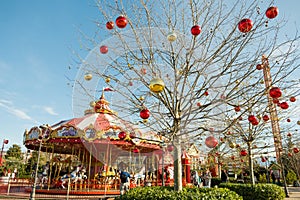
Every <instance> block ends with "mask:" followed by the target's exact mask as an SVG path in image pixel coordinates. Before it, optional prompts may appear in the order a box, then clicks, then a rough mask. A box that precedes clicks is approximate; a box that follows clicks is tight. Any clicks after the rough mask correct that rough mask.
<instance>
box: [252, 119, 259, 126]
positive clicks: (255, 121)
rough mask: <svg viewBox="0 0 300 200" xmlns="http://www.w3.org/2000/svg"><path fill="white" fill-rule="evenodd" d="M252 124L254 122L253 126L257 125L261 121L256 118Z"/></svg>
mask: <svg viewBox="0 0 300 200" xmlns="http://www.w3.org/2000/svg"><path fill="white" fill-rule="evenodd" d="M251 124H252V125H253V126H256V125H258V124H259V121H258V120H257V119H256V120H254V121H252V122H251Z"/></svg>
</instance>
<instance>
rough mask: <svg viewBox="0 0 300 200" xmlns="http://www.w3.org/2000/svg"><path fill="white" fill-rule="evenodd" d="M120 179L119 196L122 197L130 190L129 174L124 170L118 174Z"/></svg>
mask: <svg viewBox="0 0 300 200" xmlns="http://www.w3.org/2000/svg"><path fill="white" fill-rule="evenodd" d="M120 179H121V183H120V194H121V195H123V194H125V192H127V191H128V190H129V188H130V174H129V173H128V172H127V171H126V170H123V171H121V173H120Z"/></svg>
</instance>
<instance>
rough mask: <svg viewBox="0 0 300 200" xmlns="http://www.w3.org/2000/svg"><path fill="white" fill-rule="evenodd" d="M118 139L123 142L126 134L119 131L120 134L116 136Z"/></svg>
mask: <svg viewBox="0 0 300 200" xmlns="http://www.w3.org/2000/svg"><path fill="white" fill-rule="evenodd" d="M118 137H119V138H120V140H124V139H125V137H126V132H124V131H121V132H120V133H119V134H118Z"/></svg>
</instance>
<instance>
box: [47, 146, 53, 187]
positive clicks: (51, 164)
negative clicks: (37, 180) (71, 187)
mask: <svg viewBox="0 0 300 200" xmlns="http://www.w3.org/2000/svg"><path fill="white" fill-rule="evenodd" d="M53 154H54V146H52V153H51V159H50V163H49V167H50V169H49V170H50V172H49V180H48V190H49V189H50V184H51V176H52V167H53Z"/></svg>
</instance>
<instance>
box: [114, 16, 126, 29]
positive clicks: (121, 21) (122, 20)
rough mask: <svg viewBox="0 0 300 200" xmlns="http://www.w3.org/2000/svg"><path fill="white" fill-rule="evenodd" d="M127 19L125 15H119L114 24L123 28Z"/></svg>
mask: <svg viewBox="0 0 300 200" xmlns="http://www.w3.org/2000/svg"><path fill="white" fill-rule="evenodd" d="M127 23H128V22H127V19H126V17H124V16H123V15H121V16H119V17H118V18H117V19H116V25H117V27H119V28H125V27H126V25H127Z"/></svg>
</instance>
